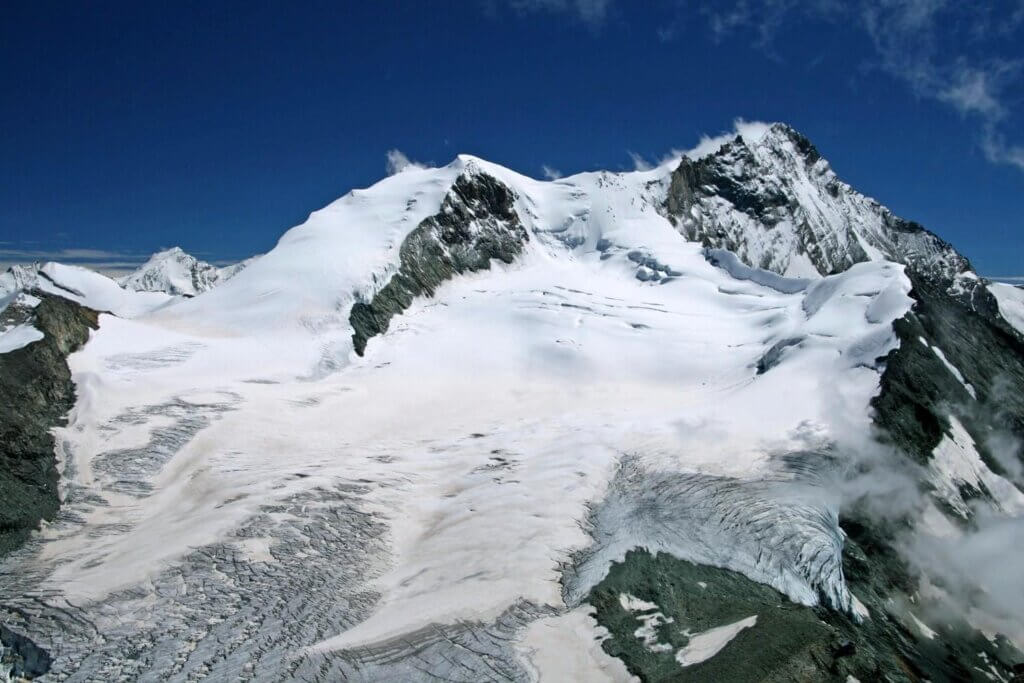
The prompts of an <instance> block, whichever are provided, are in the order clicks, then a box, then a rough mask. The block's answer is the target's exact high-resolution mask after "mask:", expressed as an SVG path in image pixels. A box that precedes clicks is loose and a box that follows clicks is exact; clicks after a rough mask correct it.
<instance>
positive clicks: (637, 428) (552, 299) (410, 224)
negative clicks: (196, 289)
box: [0, 157, 911, 680]
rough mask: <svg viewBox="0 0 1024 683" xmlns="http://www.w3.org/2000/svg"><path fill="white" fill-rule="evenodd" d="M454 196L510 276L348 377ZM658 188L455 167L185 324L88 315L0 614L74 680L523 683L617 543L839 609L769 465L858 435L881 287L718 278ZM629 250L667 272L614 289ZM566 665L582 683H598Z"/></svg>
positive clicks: (394, 189)
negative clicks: (491, 185) (509, 209)
mask: <svg viewBox="0 0 1024 683" xmlns="http://www.w3.org/2000/svg"><path fill="white" fill-rule="evenodd" d="M463 172H470V173H474V172H487V173H492V174H494V175H495V176H496V177H498V178H499V180H501V181H502V182H505V183H506V184H508V185H509V186H510V187H512V188H513V189H514V190H515V191H516V193H517V194H518V195H519V198H520V199H519V202H518V205H517V211H518V212H519V213H520V216H521V217H523V222H524V224H525V225H526V226H527V227H528V228H529V229H530V230H531V231H532V239H531V241H530V243H529V245H528V247H527V249H526V251H525V253H524V254H523V256H522V257H521V258H520V259H519V260H518V261H517V262H516V263H514V264H512V265H510V266H503V265H501V264H495V265H494V266H492V269H491V270H490V271H487V272H482V273H477V274H474V275H466V276H459V277H458V278H456V279H454V280H452V281H450V282H448V283H446V284H445V285H443V286H442V287H441V288H440V290H439V291H438V292H437V294H436V296H434V297H432V298H424V299H420V300H417V301H415V302H414V303H413V305H412V307H411V308H410V309H409V310H407V311H406V312H405V313H404V314H402V315H400V316H398V317H396V318H395V319H393V320H392V322H391V328H390V330H389V331H388V332H387V333H386V334H385V335H383V336H381V337H376V338H373V339H371V340H370V342H369V346H368V348H367V352H366V355H365V357H362V358H360V357H357V356H356V355H355V354H354V353H353V352H352V346H351V340H350V335H351V329H350V327H349V326H348V323H347V312H348V308H349V307H350V306H351V304H352V302H353V301H355V300H357V298H359V297H364V298H365V297H367V296H370V295H372V293H373V292H374V291H375V290H376V289H379V288H380V287H381V286H382V285H383V284H384V282H386V281H387V277H388V275H389V273H391V272H392V271H393V270H394V268H395V267H396V265H397V260H398V253H397V252H398V246H399V245H400V244H401V241H402V239H403V238H404V236H405V235H407V234H408V232H409V231H411V230H412V229H413V228H415V226H416V225H417V224H418V223H419V221H421V220H422V219H423V218H425V217H426V216H429V215H431V214H432V213H434V212H436V211H437V209H438V207H439V205H440V202H441V199H442V197H443V195H444V193H445V192H446V191H447V188H448V187H449V186H450V184H451V182H452V180H453V179H454V178H455V177H456V175H457V174H459V173H463ZM663 180H664V171H663V169H655V170H654V171H650V172H646V173H636V174H626V175H611V174H587V175H582V176H576V177H573V178H568V179H564V180H562V181H558V182H554V183H539V182H537V181H532V180H529V179H526V178H523V177H522V176H518V175H515V174H513V173H511V172H508V171H506V170H504V169H500V168H498V167H493V166H490V165H489V164H486V163H485V162H481V161H479V160H475V159H472V158H468V157H462V158H460V159H459V160H457V161H456V162H455V163H453V164H452V165H451V166H449V167H446V168H443V169H434V170H426V171H422V170H410V171H408V172H405V173H401V174H399V175H397V176H394V177H392V178H389V179H387V180H385V181H383V182H382V183H380V184H378V185H377V186H374V187H373V188H370V189H368V190H364V191H359V192H356V193H353V194H352V195H349V196H347V197H346V198H344V199H342V200H339V201H338V202H336V203H335V204H332V205H331V206H329V207H327V208H325V209H324V210H322V211H320V212H317V213H316V214H314V215H313V216H312V217H311V219H310V221H309V222H308V223H307V224H305V225H304V226H300V227H299V228H296V229H294V230H292V231H290V232H289V233H288V234H286V235H285V237H284V238H282V240H281V243H280V244H279V246H278V247H277V248H276V249H275V250H274V251H272V252H270V253H269V254H268V255H266V256H265V257H263V258H262V259H260V260H259V261H257V262H255V263H253V264H252V265H251V266H250V267H249V268H248V269H246V270H245V271H243V272H242V273H240V274H238V275H237V276H236V277H234V278H232V279H231V280H230V281H228V282H226V283H224V284H223V285H221V286H220V287H218V288H217V289H214V290H212V291H210V292H208V293H206V294H203V295H202V296H199V297H196V298H195V299H191V300H188V301H184V302H181V303H178V304H175V305H173V306H170V307H168V308H165V309H163V310H160V311H157V312H156V313H154V314H151V315H149V316H144V317H141V318H138V319H135V320H124V319H119V318H115V317H112V316H103V317H102V319H101V327H100V330H99V331H98V332H97V333H95V334H94V336H93V338H92V340H91V341H90V343H89V344H88V345H87V346H86V347H85V349H84V350H83V351H81V352H79V353H77V354H75V355H73V356H72V357H71V358H70V365H71V368H72V370H73V373H74V379H75V382H76V385H77V390H78V397H79V398H78V403H77V405H76V408H75V409H74V411H73V412H72V414H71V420H70V424H69V425H68V426H67V427H66V428H63V429H60V430H58V432H57V434H58V441H59V448H58V454H59V456H60V457H61V459H62V463H63V468H64V488H65V505H64V507H63V508H62V511H61V514H60V517H59V519H58V520H57V521H56V522H55V523H54V524H52V525H50V526H49V527H47V528H46V529H45V530H44V531H43V532H42V533H41V534H40V535H39V538H37V539H36V540H35V541H34V542H33V543H31V544H30V545H28V546H27V547H25V548H23V549H22V550H21V551H19V552H18V553H16V554H15V555H13V556H11V557H9V558H8V559H7V560H6V561H5V562H4V565H3V572H2V574H0V597H2V600H0V603H2V604H3V608H2V609H3V612H4V614H5V618H6V617H7V616H9V617H10V619H11V623H14V624H20V626H19V628H21V629H22V630H23V631H25V632H27V633H29V634H30V635H31V637H32V638H33V639H34V640H36V642H37V643H39V644H40V645H41V646H43V647H44V648H46V649H48V650H49V651H51V653H52V654H53V655H54V658H55V661H54V669H53V670H54V672H61V671H64V672H73V671H78V672H80V673H82V672H87V673H88V675H89V676H95V677H98V678H108V677H115V676H117V675H126V676H129V677H131V676H134V675H138V673H139V672H149V673H150V675H152V676H154V677H155V678H164V677H171V678H174V677H177V678H182V679H184V678H187V677H188V676H189V675H193V674H200V673H201V674H207V675H211V676H214V677H222V676H224V677H226V676H229V675H230V676H234V675H237V674H238V673H239V672H241V673H242V675H243V677H255V678H268V679H274V678H280V677H289V676H291V677H298V678H315V677H324V678H325V679H337V678H338V677H342V676H344V677H348V678H349V679H356V680H361V679H365V680H380V679H382V678H388V677H390V679H391V680H412V679H415V678H428V677H429V676H428V673H429V674H430V675H439V676H441V677H444V676H445V675H448V676H450V677H456V676H457V675H458V676H461V677H462V678H464V679H473V680H486V679H488V678H493V677H501V676H505V677H510V678H529V677H530V676H531V675H535V674H536V671H538V670H542V669H544V668H545V667H550V666H551V663H550V654H548V655H545V657H546V659H544V661H542V662H541V661H533V663H532V664H531V665H529V666H526V665H524V664H523V658H524V657H526V658H527V659H528V660H529V656H530V654H529V653H530V652H535V651H537V649H536V648H535V647H532V648H531V647H530V646H529V641H531V638H532V640H534V641H535V640H536V633H537V631H536V628H538V627H534V630H532V631H531V628H530V624H532V623H535V622H536V621H537V620H545V621H544V622H543V623H544V624H545V627H546V628H561V627H562V626H560V625H563V626H564V628H566V629H571V630H572V631H573V632H574V633H577V634H579V633H580V631H581V629H584V630H585V629H586V628H591V627H592V626H593V620H592V619H589V618H588V617H586V616H585V615H586V612H580V611H578V610H580V609H581V608H580V605H579V603H580V601H581V600H583V599H584V598H585V594H586V592H587V590H589V587H590V586H592V585H594V584H595V583H597V582H598V581H600V580H601V578H602V576H603V573H604V571H605V570H606V569H607V566H608V563H610V562H611V561H613V560H615V559H619V558H620V557H621V556H622V555H623V554H624V553H625V552H626V551H627V550H628V549H630V548H631V547H633V546H635V545H644V546H647V547H650V548H652V549H660V550H666V551H668V552H672V553H675V554H677V555H679V556H682V557H686V558H688V559H693V560H695V561H702V562H708V563H712V564H716V565H718V566H724V567H728V568H732V569H736V570H738V571H741V572H743V573H745V574H746V575H748V576H750V577H751V578H753V579H755V580H757V581H761V582H764V583H768V584H770V585H773V586H775V587H776V588H778V589H779V590H782V591H784V592H785V593H786V594H788V595H789V596H790V597H791V598H792V599H794V600H797V601H800V602H803V603H806V604H813V603H816V602H817V601H819V600H822V599H824V600H826V601H828V602H829V603H831V604H832V606H834V607H836V608H839V609H846V610H849V609H850V608H851V598H850V594H849V592H848V591H847V590H846V587H845V584H844V582H843V578H842V572H841V564H840V562H839V552H840V547H841V538H840V535H839V531H838V526H837V522H836V513H835V510H834V509H831V508H830V507H829V506H828V505H827V504H826V503H823V502H820V501H819V502H813V501H803V500H801V501H791V500H786V499H780V498H778V497H777V496H776V495H775V493H774V492H773V489H772V487H771V486H770V485H769V484H766V482H773V481H777V480H778V479H779V478H780V477H782V476H784V473H780V472H779V471H778V470H777V468H778V465H777V464H776V463H777V459H775V458H774V457H773V456H774V455H777V454H779V453H785V452H789V451H800V450H803V449H806V448H807V447H808V441H809V440H812V441H814V442H815V443H822V442H828V441H836V442H847V443H848V442H849V441H850V440H851V439H854V438H857V435H866V434H867V433H868V427H869V424H870V420H869V417H868V402H869V400H870V398H871V396H872V395H874V394H875V393H876V392H877V390H878V381H879V374H878V367H877V365H876V359H878V358H879V357H881V356H884V355H885V353H886V352H887V351H888V350H890V349H891V348H892V347H893V346H894V345H895V344H896V339H895V337H894V336H893V334H892V328H891V323H892V321H893V320H894V319H896V318H898V317H900V316H902V315H903V314H904V313H905V312H906V311H907V310H908V308H909V305H910V303H911V301H910V299H909V298H908V297H907V292H908V291H909V282H908V280H907V279H906V278H905V277H904V275H903V271H902V267H900V266H897V265H894V264H890V263H886V262H874V263H864V264H858V265H856V266H854V267H852V268H850V269H849V270H848V271H847V272H846V273H844V274H842V275H838V276H832V277H829V278H824V279H815V280H811V281H802V282H798V283H795V284H794V281H792V280H787V281H781V280H771V279H770V278H760V277H753V276H751V274H750V273H749V272H740V271H739V270H738V269H737V268H736V264H730V263H722V262H721V259H718V260H716V262H718V263H720V265H721V267H719V266H715V265H712V263H710V262H709V260H708V258H706V255H705V253H704V252H703V250H702V249H701V248H700V246H699V245H697V244H693V243H687V242H685V241H684V240H683V238H682V237H680V235H679V234H678V233H677V232H676V231H675V230H674V229H673V228H672V227H671V225H670V224H669V223H668V221H666V220H665V219H664V218H663V217H662V216H661V215H660V214H659V213H658V211H657V210H656V209H655V204H656V203H657V202H658V201H660V199H659V198H660V197H661V196H663V194H659V193H663ZM599 244H600V247H601V248H600V249H598V245H599ZM633 252H642V253H643V254H644V255H645V257H650V258H653V259H655V260H656V261H657V262H658V263H659V264H661V265H663V266H665V267H666V268H668V269H670V270H671V271H672V273H673V274H672V275H671V276H670V277H667V278H666V279H665V280H664V281H658V282H655V281H651V280H647V281H643V280H641V279H638V278H637V273H638V270H639V267H643V266H638V262H637V260H636V257H633V258H631V257H630V254H631V253H633ZM713 260H714V259H713ZM732 273H736V275H737V277H734V276H733V274H732ZM761 283H765V284H761ZM773 283H774V284H775V285H776V287H774V288H773V287H771V286H768V285H770V284H773ZM770 350H771V351H772V353H770V354H769V351H770ZM766 354H768V356H767V358H768V359H769V360H770V362H768V363H764V362H762V370H766V371H764V372H763V373H761V374H759V373H758V367H759V361H764V359H766ZM567 568H568V569H569V571H566V569H567ZM570 610H572V611H570ZM566 614H572V615H576V616H575V617H573V618H571V619H570V618H563V617H564V616H565V615H566ZM29 617H30V618H29ZM531 634H533V635H532V636H531ZM566 638H567V641H566V642H569V641H573V640H574V642H580V643H583V642H585V640H586V638H583V637H580V636H578V635H577V636H570V634H569V633H568V631H567V634H566ZM580 647H581V648H582V647H583V645H580ZM453 652H455V653H456V654H455V655H453V654H452V653H453ZM580 652H581V654H580V655H579V661H580V662H581V664H580V666H587V667H590V669H589V670H588V671H582V672H578V674H579V676H580V677H581V678H586V679H588V680H601V679H602V678H609V677H612V678H619V677H621V676H622V675H624V674H623V672H622V670H621V667H619V668H616V667H614V666H612V665H611V664H609V662H608V661H605V660H603V659H602V658H601V657H602V656H603V655H602V654H601V653H599V652H596V651H593V650H592V649H591V650H587V651H586V654H585V655H584V654H582V653H583V652H584V650H580ZM128 653H131V656H129V655H128ZM524 653H525V654H524ZM531 661H532V660H531ZM528 663H529V662H528ZM488 670H490V673H487V671H488ZM499 670H500V671H499ZM472 672H476V675H475V676H474V674H473V673H472ZM531 672H532V673H531ZM588 673H589V676H590V677H588ZM499 674H500V675H499Z"/></svg>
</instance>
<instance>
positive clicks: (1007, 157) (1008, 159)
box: [981, 126, 1024, 171]
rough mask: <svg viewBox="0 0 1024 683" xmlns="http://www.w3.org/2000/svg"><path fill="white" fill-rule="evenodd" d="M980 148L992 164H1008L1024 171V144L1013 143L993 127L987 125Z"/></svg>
mask: <svg viewBox="0 0 1024 683" xmlns="http://www.w3.org/2000/svg"><path fill="white" fill-rule="evenodd" d="M981 149H982V151H984V152H985V158H986V159H988V160H989V161H991V162H992V163H994V164H1008V165H1010V166H1016V167H1017V168H1019V169H1020V170H1022V171H1024V145H1014V144H1010V143H1008V142H1007V141H1006V138H1005V137H1004V136H1003V135H1002V134H1001V133H999V132H997V131H996V130H995V129H994V127H992V126H988V127H986V129H985V132H984V133H983V134H982V139H981Z"/></svg>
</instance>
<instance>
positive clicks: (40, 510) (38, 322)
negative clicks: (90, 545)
mask: <svg viewBox="0 0 1024 683" xmlns="http://www.w3.org/2000/svg"><path fill="white" fill-rule="evenodd" d="M33 319H34V325H35V326H36V327H37V328H38V329H39V330H40V331H41V332H42V333H43V335H44V336H43V338H42V339H41V340H39V341H37V342H34V343H31V344H29V345H27V346H25V347H23V348H20V349H16V350H14V351H11V352H9V353H5V354H0V500H3V501H4V505H3V506H0V554H5V553H7V552H9V551H10V550H12V549H13V548H15V547H16V546H17V545H18V544H20V543H21V542H22V541H24V539H25V538H26V537H27V536H28V534H29V533H30V532H31V531H32V530H33V529H35V528H36V527H37V526H38V524H39V521H40V520H41V519H52V517H53V515H54V514H55V513H56V511H57V507H58V506H59V504H60V501H59V499H58V496H57V470H56V463H55V456H54V440H53V436H52V435H51V434H50V429H51V428H53V427H54V426H57V425H59V424H61V423H62V421H63V420H64V415H65V414H66V413H67V412H68V410H70V409H71V407H72V405H73V404H74V399H75V393H74V385H73V384H72V382H71V373H70V371H69V370H68V367H67V364H66V362H65V359H66V358H67V356H68V354H70V353H72V352H74V351H75V350H77V349H78V348H79V347H80V346H81V345H82V344H84V343H85V342H86V341H87V340H88V339H89V330H90V329H96V327H97V313H96V312H95V311H93V310H90V309H87V308H84V307H82V306H79V305H78V304H76V303H73V302H71V301H68V300H66V299H61V298H59V297H46V298H44V299H43V300H42V301H41V302H40V304H39V305H38V306H36V308H35V309H34V311H33Z"/></svg>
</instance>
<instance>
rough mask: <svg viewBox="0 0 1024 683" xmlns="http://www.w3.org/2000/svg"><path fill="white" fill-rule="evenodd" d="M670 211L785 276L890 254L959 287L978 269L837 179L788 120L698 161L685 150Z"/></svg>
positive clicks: (693, 229) (710, 239)
mask: <svg viewBox="0 0 1024 683" xmlns="http://www.w3.org/2000/svg"><path fill="white" fill-rule="evenodd" d="M665 210H666V212H667V215H668V218H669V220H671V221H672V222H673V223H674V224H675V225H676V226H677V227H678V228H679V230H680V231H681V232H683V234H685V235H686V236H687V237H688V238H689V239H692V240H696V241H699V242H702V243H704V244H705V245H706V246H709V247H718V248H724V249H728V250H730V251H733V252H735V253H736V254H737V255H738V256H739V257H740V258H741V259H742V260H743V261H744V262H745V263H747V264H748V265H751V266H754V267H758V268H763V269H765V270H771V271H774V272H776V273H779V274H784V275H793V276H808V275H813V274H815V273H816V274H821V275H827V274H831V273H837V272H840V271H843V270H845V269H846V268H849V267H850V266H851V265H853V264H854V263H859V262H861V261H867V260H870V259H877V258H886V259H889V260H892V261H896V262H898V263H907V264H911V265H912V266H913V267H914V268H915V269H916V270H918V271H920V272H922V273H927V274H930V275H932V276H933V277H934V276H937V277H942V278H943V279H945V280H948V281H949V283H950V285H952V284H953V282H954V281H956V280H957V279H958V277H959V276H960V275H961V274H962V273H965V272H967V271H969V270H970V263H969V262H968V261H967V259H965V258H964V257H963V256H961V255H960V254H958V253H957V252H956V250H954V249H953V248H952V247H951V246H950V245H949V244H947V243H946V242H945V241H943V240H942V239H940V238H939V237H937V236H936V235H934V234H932V233H930V232H928V231H927V230H925V229H924V228H923V227H921V226H920V225H918V224H917V223H914V222H912V221H906V220H903V219H902V218H899V217H897V216H895V215H894V214H893V213H892V212H891V211H889V210H888V209H886V208H885V207H884V206H882V205H881V204H879V203H878V202H876V201H874V200H873V199H869V198H868V197H865V196H863V195H861V194H860V193H858V192H857V191H855V190H854V189H853V188H851V187H850V186H849V185H847V184H846V183H844V182H842V181H841V180H839V178H838V177H837V176H836V174H835V173H834V172H833V171H832V168H831V167H830V166H829V163H828V161H826V160H825V159H823V158H822V157H821V155H820V154H818V151H817V149H815V147H814V145H812V144H811V143H810V141H808V140H807V138H805V137H804V136H802V135H801V134H800V133H798V132H796V131H795V130H793V129H792V128H790V127H789V126H787V125H785V124H775V125H773V126H772V127H771V128H770V129H769V130H768V132H767V133H765V135H764V137H763V138H762V139H760V140H757V141H747V140H744V139H743V138H742V137H740V136H737V137H736V139H735V140H733V141H732V142H730V143H728V144H726V145H723V146H722V148H721V149H719V150H718V151H717V152H715V153H714V154H710V155H708V156H706V157H703V158H701V159H698V160H696V161H694V160H691V159H688V158H685V157H684V158H683V160H682V162H681V163H680V165H679V167H678V168H677V169H676V170H675V171H674V172H673V173H672V178H671V182H670V186H669V191H668V196H667V199H666V204H665ZM975 282H976V278H975ZM973 284H974V283H972V282H968V283H963V284H962V286H964V287H969V288H970V289H973Z"/></svg>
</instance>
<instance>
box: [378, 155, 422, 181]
mask: <svg viewBox="0 0 1024 683" xmlns="http://www.w3.org/2000/svg"><path fill="white" fill-rule="evenodd" d="M386 158H387V162H386V164H385V168H386V169H387V172H388V175H395V174H396V173H401V172H402V171H405V170H408V169H411V168H425V166H424V165H423V164H421V163H419V162H417V161H412V160H411V159H409V157H407V156H406V155H405V154H403V153H402V151H401V150H397V149H389V150H388V151H387V154H386Z"/></svg>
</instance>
